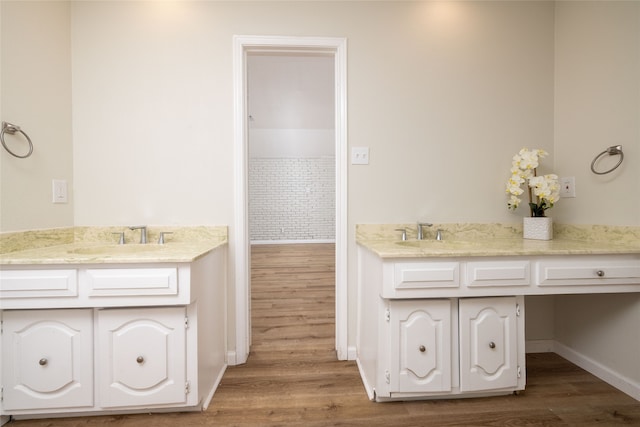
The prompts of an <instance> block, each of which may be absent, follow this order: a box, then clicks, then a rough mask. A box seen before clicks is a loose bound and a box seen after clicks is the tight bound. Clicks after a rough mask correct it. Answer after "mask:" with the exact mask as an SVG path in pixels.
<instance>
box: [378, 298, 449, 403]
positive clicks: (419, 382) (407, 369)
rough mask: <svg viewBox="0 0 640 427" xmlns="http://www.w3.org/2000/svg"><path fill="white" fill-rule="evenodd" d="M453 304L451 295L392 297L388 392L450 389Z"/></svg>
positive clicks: (389, 325)
mask: <svg viewBox="0 0 640 427" xmlns="http://www.w3.org/2000/svg"><path fill="white" fill-rule="evenodd" d="M451 304H452V302H451V301H450V300H448V299H441V300H395V301H389V303H388V307H387V308H386V309H385V319H386V318H388V320H387V322H388V334H389V337H388V338H389V341H388V342H389V343H390V344H391V345H390V346H389V348H390V349H392V350H391V351H390V352H389V366H388V368H386V369H385V381H386V380H387V378H388V380H389V393H401V392H446V391H450V390H451V369H452V367H451V364H452V360H451V341H452V336H451V323H452V321H451V311H452V310H451Z"/></svg>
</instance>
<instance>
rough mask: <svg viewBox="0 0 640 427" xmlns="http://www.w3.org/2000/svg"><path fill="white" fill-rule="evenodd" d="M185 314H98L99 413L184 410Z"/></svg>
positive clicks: (166, 310) (176, 310)
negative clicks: (165, 408) (103, 410)
mask: <svg viewBox="0 0 640 427" xmlns="http://www.w3.org/2000/svg"><path fill="white" fill-rule="evenodd" d="M187 319H188V318H187V317H186V309H185V308H184V307H159V308H145V309H143V310H140V309H131V308H128V309H106V310H98V312H97V331H98V336H97V344H98V345H97V350H98V352H97V355H96V367H97V372H96V374H97V382H98V389H99V392H100V405H101V406H102V407H103V408H115V407H127V406H138V405H158V404H179V405H182V404H185V403H186V400H187V393H188V385H187V378H186V374H187V370H186V353H187V346H186V343H187V341H186V327H185V326H186V322H188V320H187Z"/></svg>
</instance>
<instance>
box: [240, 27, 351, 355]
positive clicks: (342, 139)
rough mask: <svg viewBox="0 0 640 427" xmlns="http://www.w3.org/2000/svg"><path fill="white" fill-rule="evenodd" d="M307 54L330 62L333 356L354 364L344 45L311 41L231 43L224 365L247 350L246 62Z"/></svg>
mask: <svg viewBox="0 0 640 427" xmlns="http://www.w3.org/2000/svg"><path fill="white" fill-rule="evenodd" d="M269 52H271V53H297V54H302V53H307V54H316V55H318V54H325V55H332V56H333V63H334V67H333V68H334V104H335V105H334V124H335V130H334V134H335V239H334V241H335V350H336V353H337V357H338V359H340V360H346V359H351V358H353V355H350V354H348V349H347V329H348V319H347V263H346V258H347V257H346V252H347V242H346V236H347V231H346V227H347V214H346V212H347V203H346V200H347V198H346V195H347V185H346V178H347V173H346V171H347V142H346V135H347V131H346V111H347V109H346V39H343V38H316V37H277V36H236V37H234V50H233V65H234V148H235V159H236V161H235V183H234V191H235V230H234V236H233V244H234V250H233V256H234V264H235V269H234V274H235V289H234V290H233V291H234V297H233V299H234V302H235V319H233V320H234V321H235V351H232V352H230V353H229V355H228V361H229V364H241V363H245V362H246V360H247V357H248V355H249V349H250V344H251V320H250V316H251V312H250V311H251V308H250V307H251V297H250V294H251V273H250V271H251V267H250V264H251V261H250V259H251V258H250V254H251V252H250V234H249V208H248V160H249V157H248V156H249V148H248V125H249V120H250V118H249V112H248V109H247V56H248V55H249V54H255V53H262V54H265V53H269Z"/></svg>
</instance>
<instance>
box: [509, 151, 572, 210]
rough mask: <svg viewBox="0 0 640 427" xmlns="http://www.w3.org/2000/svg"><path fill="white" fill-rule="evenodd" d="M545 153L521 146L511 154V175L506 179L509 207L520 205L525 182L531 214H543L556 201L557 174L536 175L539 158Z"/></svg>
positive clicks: (513, 208)
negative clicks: (518, 150)
mask: <svg viewBox="0 0 640 427" xmlns="http://www.w3.org/2000/svg"><path fill="white" fill-rule="evenodd" d="M547 154H548V153H547V152H546V151H544V150H539V149H535V150H529V149H527V148H523V149H522V150H520V152H518V154H516V155H515V156H513V163H512V164H511V177H510V178H509V181H507V194H509V195H510V198H509V201H508V202H507V206H508V208H509V209H511V210H516V209H517V208H518V206H520V203H521V202H522V199H520V197H519V196H521V195H522V193H524V190H523V189H522V184H525V183H526V184H527V187H528V193H529V208H530V209H531V216H538V217H540V216H545V211H546V210H547V209H549V208H552V207H553V205H554V203H556V202H557V201H558V198H559V197H560V185H559V182H558V176H557V175H554V174H548V175H541V176H538V175H537V173H536V169H537V167H538V164H539V159H541V158H543V157H545V156H547ZM534 196H535V199H534Z"/></svg>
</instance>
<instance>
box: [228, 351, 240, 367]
mask: <svg viewBox="0 0 640 427" xmlns="http://www.w3.org/2000/svg"><path fill="white" fill-rule="evenodd" d="M237 364H238V358H237V355H236V352H235V350H229V351H227V366H235V365H237Z"/></svg>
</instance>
